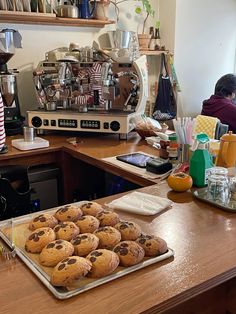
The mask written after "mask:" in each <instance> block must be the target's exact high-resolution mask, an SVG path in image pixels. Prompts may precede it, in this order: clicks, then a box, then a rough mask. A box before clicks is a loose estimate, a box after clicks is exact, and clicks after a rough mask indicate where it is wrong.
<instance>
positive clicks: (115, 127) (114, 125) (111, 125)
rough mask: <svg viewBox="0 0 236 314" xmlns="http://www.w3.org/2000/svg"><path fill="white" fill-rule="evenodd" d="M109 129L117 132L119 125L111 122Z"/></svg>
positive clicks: (116, 122)
mask: <svg viewBox="0 0 236 314" xmlns="http://www.w3.org/2000/svg"><path fill="white" fill-rule="evenodd" d="M110 127H111V130H112V131H119V129H120V123H119V122H118V121H112V122H111V124H110Z"/></svg>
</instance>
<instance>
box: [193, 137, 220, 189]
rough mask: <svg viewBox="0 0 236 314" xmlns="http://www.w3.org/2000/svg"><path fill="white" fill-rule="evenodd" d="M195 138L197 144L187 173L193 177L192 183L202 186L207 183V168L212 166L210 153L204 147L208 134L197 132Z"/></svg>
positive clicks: (207, 140)
mask: <svg viewBox="0 0 236 314" xmlns="http://www.w3.org/2000/svg"><path fill="white" fill-rule="evenodd" d="M196 140H197V142H198V145H197V149H196V150H195V151H194V152H193V154H192V157H191V159H190V168H189V174H190V176H191V177H192V179H193V185H195V186H197V187H204V186H206V185H207V179H208V172H209V170H208V169H209V168H212V167H213V166H214V165H213V162H212V157H211V154H210V153H209V151H208V149H207V148H206V147H207V144H208V142H209V138H208V136H207V135H206V134H203V133H202V134H198V135H197V137H196Z"/></svg>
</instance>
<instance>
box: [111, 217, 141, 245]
mask: <svg viewBox="0 0 236 314" xmlns="http://www.w3.org/2000/svg"><path fill="white" fill-rule="evenodd" d="M114 227H115V228H116V229H117V230H119V231H120V233H121V239H122V240H123V241H134V240H136V239H137V238H138V237H140V236H141V234H142V231H141V228H140V227H139V225H137V224H136V223H135V222H129V221H121V222H119V223H118V224H116V225H115V226H114Z"/></svg>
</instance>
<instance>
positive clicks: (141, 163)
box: [116, 153, 153, 168]
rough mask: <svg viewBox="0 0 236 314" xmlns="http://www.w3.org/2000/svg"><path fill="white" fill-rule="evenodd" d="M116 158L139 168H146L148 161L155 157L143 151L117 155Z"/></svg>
mask: <svg viewBox="0 0 236 314" xmlns="http://www.w3.org/2000/svg"><path fill="white" fill-rule="evenodd" d="M116 159H117V160H120V161H123V162H126V163H128V164H130V165H133V166H136V167H139V168H146V164H147V161H148V160H151V159H153V157H151V156H149V155H146V154H142V153H132V154H127V155H121V156H116Z"/></svg>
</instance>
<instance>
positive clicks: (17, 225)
mask: <svg viewBox="0 0 236 314" xmlns="http://www.w3.org/2000/svg"><path fill="white" fill-rule="evenodd" d="M82 203H84V202H77V203H73V204H77V205H81V204H82ZM56 210H57V208H54V209H50V210H44V211H40V212H37V213H33V214H29V215H25V216H20V217H16V218H12V219H8V220H4V221H1V222H0V237H1V238H2V239H3V240H4V241H5V242H6V244H7V245H9V246H10V247H12V237H13V239H14V242H15V250H16V255H18V257H19V258H20V259H21V260H22V261H23V262H24V263H25V264H26V265H27V266H28V267H29V269H30V270H31V271H32V272H33V273H34V274H35V275H36V276H37V277H38V278H39V279H40V281H41V282H42V283H43V284H44V285H45V286H46V287H47V288H48V289H49V290H50V291H51V292H52V294H53V295H54V296H55V297H56V298H58V299H68V298H70V297H73V296H75V295H78V294H80V293H82V292H85V291H87V290H90V289H92V288H95V287H98V286H100V285H102V284H104V283H107V282H109V281H112V280H115V279H117V278H120V277H123V276H125V275H128V274H130V273H132V272H134V271H136V270H139V269H141V268H144V267H147V266H149V265H152V264H155V263H158V262H160V261H163V260H165V259H167V258H169V257H171V256H174V251H173V250H172V249H170V248H168V251H167V252H166V253H165V254H162V255H159V256H156V257H153V258H145V259H144V260H143V261H142V262H141V263H139V264H137V265H134V266H130V267H121V266H119V267H118V268H117V269H116V271H115V272H113V273H112V274H111V275H108V276H106V277H103V278H100V279H91V278H86V277H84V278H82V279H80V280H78V282H77V283H76V285H74V286H70V287H66V288H65V287H55V286H53V285H52V284H51V283H50V273H51V272H52V270H53V267H43V266H42V265H40V264H39V261H38V256H39V254H30V253H28V252H26V251H25V249H24V243H25V240H26V237H28V235H29V234H30V233H31V232H32V231H30V230H29V229H28V223H29V221H30V220H31V219H32V218H33V217H34V216H35V215H38V214H40V213H43V212H48V213H54V212H55V211H56ZM11 227H12V228H11ZM12 229H13V231H12Z"/></svg>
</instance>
